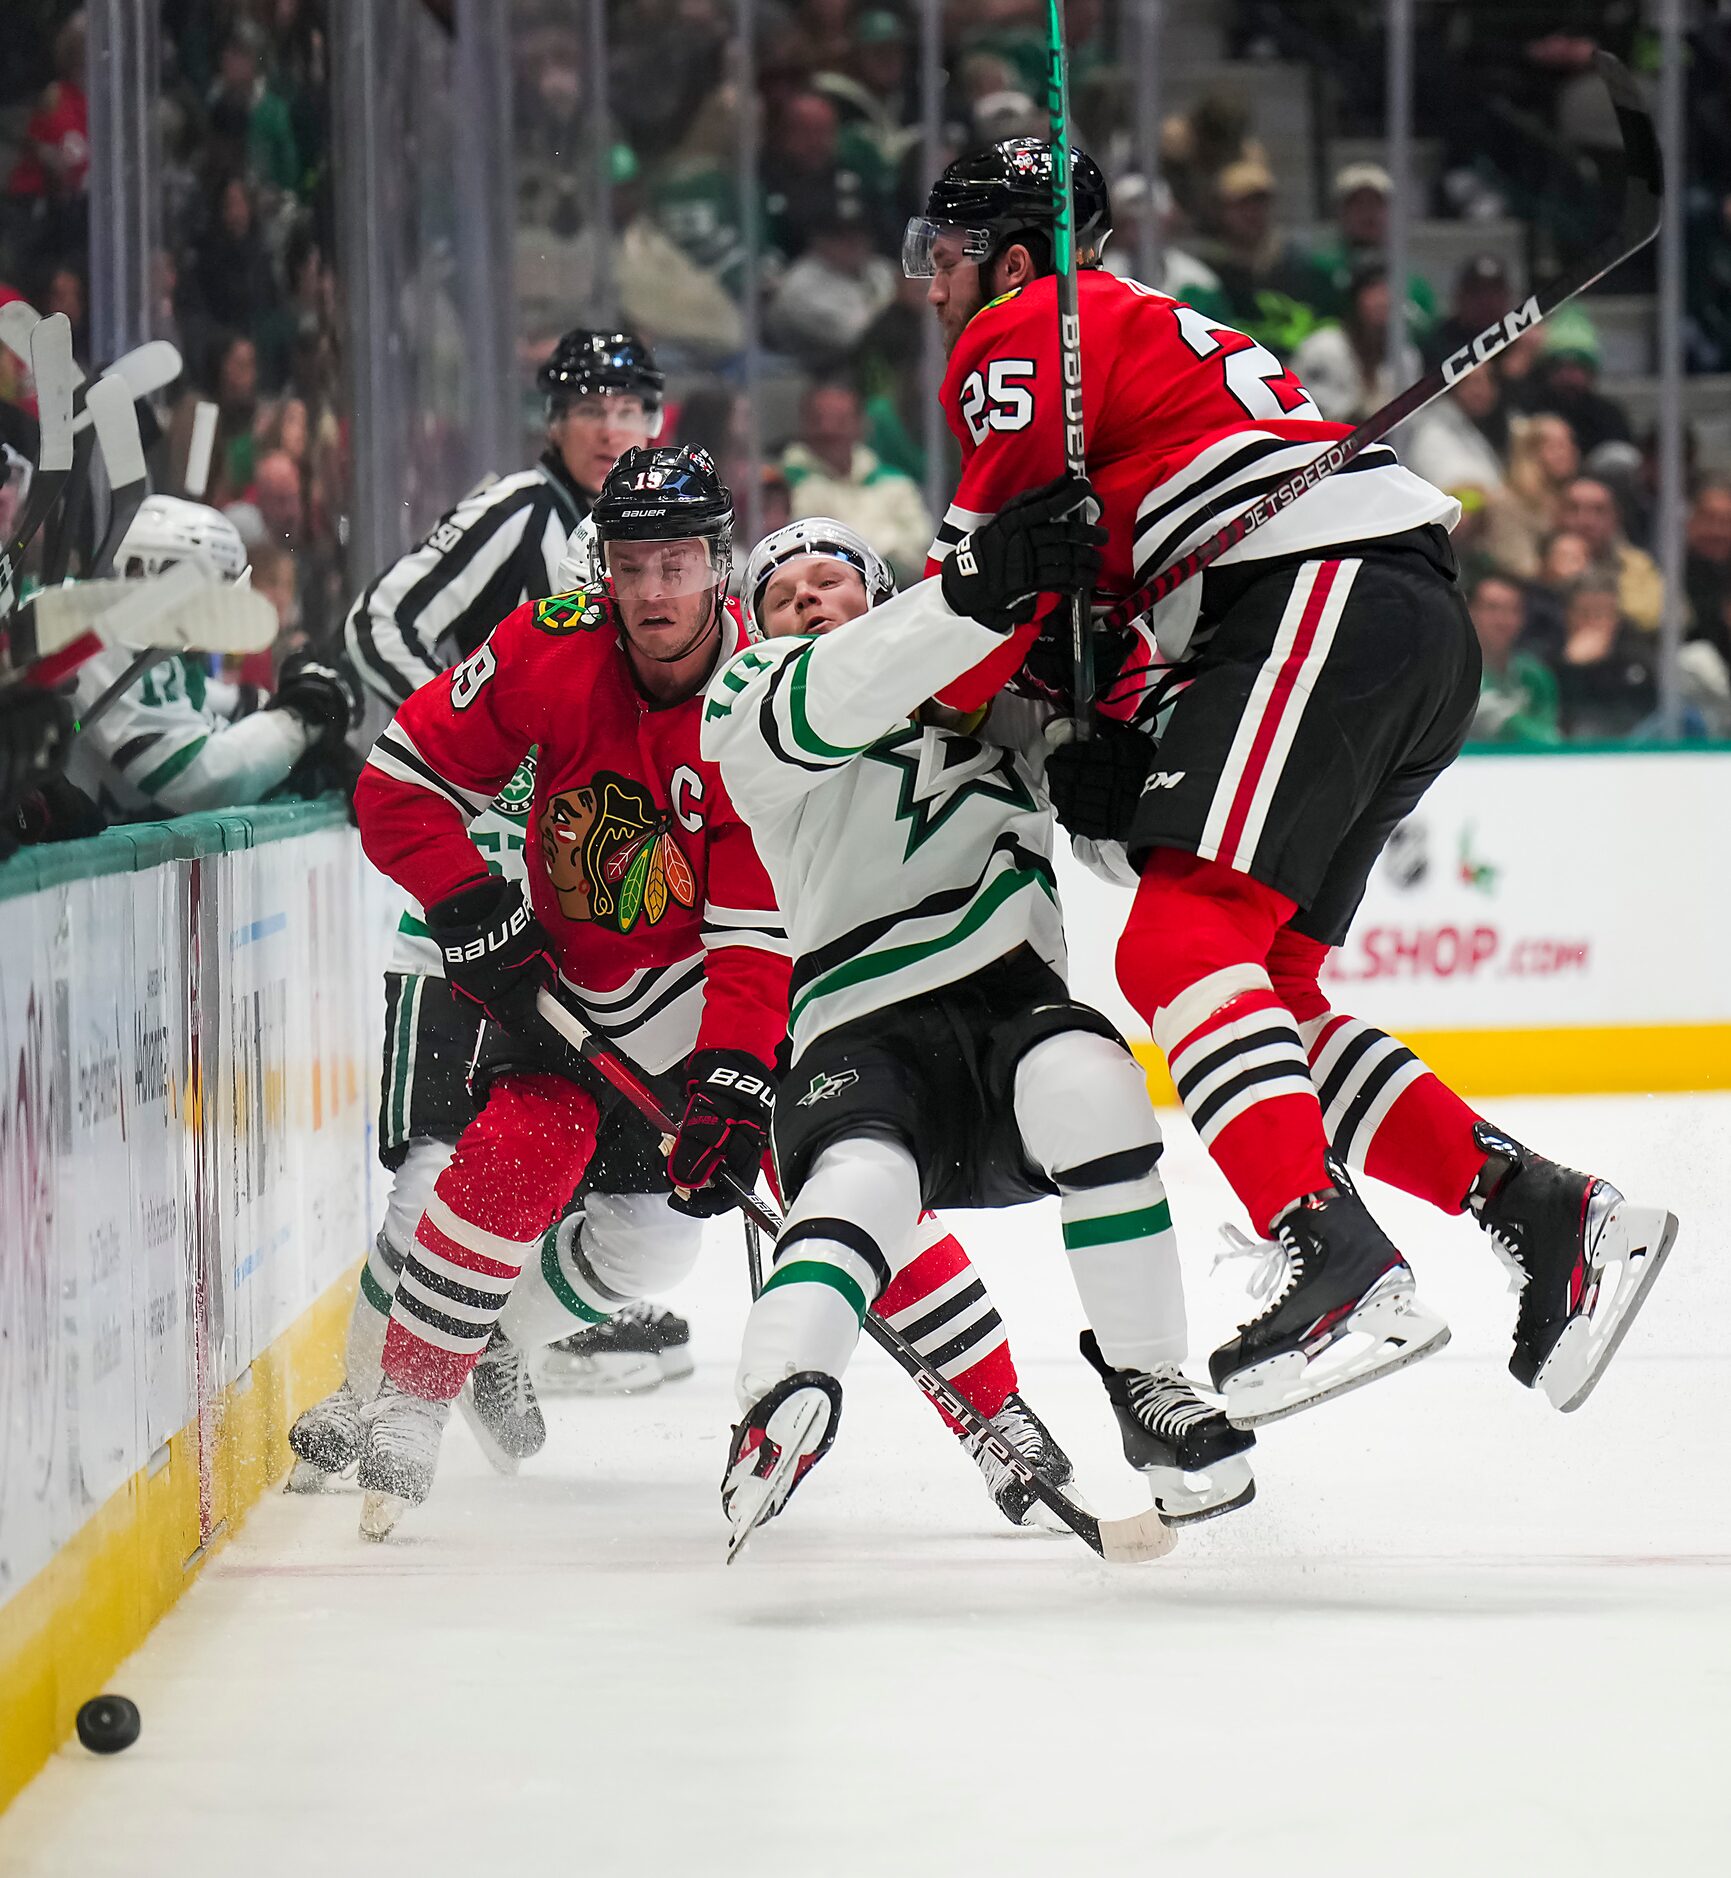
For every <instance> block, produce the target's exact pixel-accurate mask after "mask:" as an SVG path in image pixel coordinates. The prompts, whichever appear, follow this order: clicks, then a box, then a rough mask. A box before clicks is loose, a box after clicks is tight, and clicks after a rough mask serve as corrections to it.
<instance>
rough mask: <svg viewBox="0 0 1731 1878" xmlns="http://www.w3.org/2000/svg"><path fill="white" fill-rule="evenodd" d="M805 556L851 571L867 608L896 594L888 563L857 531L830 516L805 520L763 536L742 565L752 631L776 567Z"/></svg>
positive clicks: (893, 578)
mask: <svg viewBox="0 0 1731 1878" xmlns="http://www.w3.org/2000/svg"><path fill="white" fill-rule="evenodd" d="M808 554H819V555H824V556H826V557H827V558H828V559H830V560H832V561H845V562H846V563H847V565H848V566H849V567H851V568H853V569H854V570H855V571H856V572H857V573H858V574H859V576H860V578H861V579H862V580H863V581H864V582H865V590H866V605H867V606H876V605H877V604H878V603H879V601H881V600H887V599H888V598H889V597H890V595H891V594H893V593H894V592H895V590H896V577H895V575H894V574H892V573H891V572H890V569H889V563H888V562H887V561H886V560H885V559H884V558H883V556H882V555H881V554H879V553H878V551H877V549H876V548H874V547H873V546H872V545H871V543H870V542H869V541H867V540H866V538H865V537H864V536H863V535H862V534H860V533H859V531H858V530H857V529H853V528H849V527H848V525H847V523H846V522H838V521H837V520H836V519H835V517H834V516H833V515H811V516H807V517H806V519H805V520H804V521H799V522H789V523H788V525H787V526H786V527H785V528H778V529H776V531H775V532H774V533H773V534H770V535H765V536H764V538H763V539H762V540H761V541H760V542H759V543H758V544H757V546H756V547H755V548H753V549H752V551H751V559H750V560H749V561H747V562H746V564H745V604H746V607H747V609H748V612H749V615H750V618H751V622H752V625H753V627H754V628H755V627H756V625H757V609H758V607H759V605H760V604H761V603H762V600H763V590H764V588H765V587H767V586H768V585H769V580H770V576H771V575H772V574H773V573H774V572H775V570H776V569H777V568H778V567H782V566H785V564H786V563H787V562H789V561H797V560H800V559H802V558H803V557H804V556H805V555H808Z"/></svg>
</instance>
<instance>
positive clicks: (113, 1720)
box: [76, 1695, 143, 1754]
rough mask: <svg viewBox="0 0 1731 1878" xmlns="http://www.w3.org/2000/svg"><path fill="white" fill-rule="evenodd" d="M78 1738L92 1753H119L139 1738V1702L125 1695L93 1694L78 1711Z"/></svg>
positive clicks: (140, 1725) (141, 1724) (140, 1724)
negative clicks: (130, 1700) (132, 1700)
mask: <svg viewBox="0 0 1731 1878" xmlns="http://www.w3.org/2000/svg"><path fill="white" fill-rule="evenodd" d="M76 1726H77V1729H78V1739H79V1740H80V1741H82V1742H83V1743H84V1745H85V1746H86V1747H87V1748H88V1749H89V1750H90V1752H91V1753H92V1754H118V1753H120V1751H121V1750H122V1749H123V1748H129V1747H131V1746H132V1744H133V1742H135V1741H136V1740H137V1739H138V1731H139V1729H140V1728H141V1727H142V1726H143V1723H142V1722H141V1720H140V1718H139V1714H138V1704H137V1703H136V1702H129V1701H127V1699H126V1697H125V1696H123V1695H93V1696H92V1697H91V1698H90V1700H89V1701H88V1702H86V1703H85V1704H84V1706H83V1707H82V1708H81V1709H80V1710H79V1711H78V1721H77V1723H76Z"/></svg>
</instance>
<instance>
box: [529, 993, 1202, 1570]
mask: <svg viewBox="0 0 1731 1878" xmlns="http://www.w3.org/2000/svg"><path fill="white" fill-rule="evenodd" d="M535 1009H536V1011H537V1013H538V1014H539V1015H540V1016H541V1018H542V1019H543V1020H544V1021H545V1022H546V1023H547V1024H548V1025H549V1026H550V1027H551V1028H552V1029H553V1030H555V1031H557V1032H558V1034H559V1036H560V1037H562V1038H563V1039H564V1040H565V1042H566V1043H568V1044H569V1045H570V1046H571V1048H572V1049H574V1050H575V1051H576V1052H577V1053H578V1055H579V1056H581V1057H582V1058H583V1059H584V1061H585V1062H589V1063H593V1064H594V1066H595V1067H596V1069H598V1070H599V1071H600V1072H601V1074H602V1075H603V1076H605V1077H606V1078H607V1080H608V1081H609V1082H610V1083H612V1085H613V1086H614V1088H615V1089H617V1090H618V1091H619V1093H620V1094H621V1095H623V1096H624V1097H625V1099H626V1100H627V1101H628V1102H630V1103H631V1104H632V1106H633V1107H634V1108H635V1109H636V1110H637V1111H638V1113H639V1114H640V1115H642V1116H643V1118H644V1119H645V1120H646V1121H647V1122H648V1123H649V1125H650V1126H651V1127H652V1128H655V1129H658V1130H659V1131H660V1133H661V1135H662V1137H663V1138H664V1139H665V1138H666V1137H668V1136H670V1135H672V1134H673V1133H674V1126H675V1125H674V1122H673V1118H672V1117H671V1116H670V1115H669V1114H668V1113H667V1111H666V1110H665V1109H664V1108H663V1107H662V1106H661V1104H660V1102H658V1101H657V1100H656V1098H655V1094H654V1092H653V1091H652V1090H651V1089H650V1088H649V1086H648V1084H647V1083H646V1082H645V1081H644V1079H643V1077H642V1076H641V1075H640V1074H639V1072H638V1071H637V1070H635V1069H634V1068H633V1067H632V1066H631V1064H630V1063H628V1062H627V1061H626V1059H625V1058H624V1057H622V1056H620V1055H619V1054H618V1052H617V1051H615V1050H612V1049H610V1048H609V1047H608V1046H607V1045H605V1044H603V1043H601V1042H600V1041H598V1039H597V1038H596V1037H595V1036H594V1035H593V1034H592V1033H591V1032H590V1031H589V1030H588V1029H586V1028H585V1026H584V1024H583V1020H582V1019H581V1018H580V1017H578V1016H577V1014H576V1013H575V1012H574V1011H572V1010H571V1009H570V1008H569V1007H568V1006H567V1005H566V1004H565V1003H564V1002H563V1000H562V999H560V998H559V996H558V995H557V994H556V993H555V992H553V991H552V990H546V989H544V990H542V991H540V992H538V993H537V994H536V998H535ZM720 1178H721V1181H722V1184H723V1185H724V1186H725V1187H726V1188H727V1189H728V1190H729V1192H731V1193H732V1194H733V1196H734V1198H735V1199H736V1200H737V1201H738V1202H739V1206H740V1210H741V1211H742V1212H743V1213H744V1214H745V1216H746V1218H747V1219H748V1220H749V1221H751V1222H752V1224H753V1225H755V1226H756V1227H757V1228H758V1229H759V1230H760V1231H762V1232H766V1233H768V1234H769V1235H770V1236H771V1237H772V1238H773V1237H775V1236H776V1235H777V1234H779V1233H780V1231H781V1221H780V1220H779V1219H778V1218H777V1217H776V1214H775V1210H774V1208H772V1207H771V1206H769V1205H767V1204H766V1203H765V1202H764V1201H763V1200H762V1199H761V1198H759V1196H758V1195H757V1194H756V1193H755V1192H753V1191H752V1189H751V1188H750V1187H748V1186H746V1185H745V1183H744V1182H743V1181H739V1180H735V1179H734V1178H733V1176H732V1175H731V1174H729V1173H727V1172H726V1170H725V1169H724V1170H723V1171H722V1173H721V1176H720ZM865 1331H866V1335H867V1336H869V1337H870V1338H871V1340H872V1341H873V1342H874V1343H875V1344H877V1345H878V1347H879V1348H880V1349H882V1350H886V1351H888V1353H889V1355H890V1357H891V1358H892V1359H893V1360H894V1361H895V1362H896V1363H898V1364H899V1365H900V1366H901V1368H902V1369H904V1370H905V1371H906V1372H907V1373H908V1375H910V1376H911V1377H912V1378H913V1379H914V1381H915V1382H916V1383H918V1384H919V1386H920V1388H921V1389H922V1390H923V1391H924V1392H925V1393H926V1394H927V1395H928V1396H930V1397H931V1399H932V1400H933V1401H934V1402H935V1403H937V1404H938V1405H939V1406H940V1407H941V1408H943V1409H945V1410H946V1411H947V1412H948V1413H949V1414H950V1416H951V1417H952V1418H953V1419H954V1420H956V1421H958V1422H960V1423H961V1424H962V1426H963V1427H964V1428H965V1429H966V1430H967V1431H968V1434H969V1436H970V1437H971V1438H972V1439H973V1440H974V1441H976V1442H978V1443H979V1445H980V1446H981V1447H983V1448H985V1449H987V1450H989V1451H990V1452H991V1453H992V1454H993V1455H995V1456H996V1457H997V1459H998V1460H999V1461H1001V1462H1002V1463H1003V1465H1004V1466H1005V1467H1007V1468H1008V1469H1009V1470H1010V1472H1011V1473H1013V1474H1014V1475H1015V1476H1016V1478H1017V1479H1018V1480H1019V1481H1021V1482H1022V1484H1023V1485H1024V1486H1026V1487H1027V1488H1028V1489H1029V1490H1030V1491H1031V1492H1032V1493H1033V1495H1034V1497H1035V1498H1036V1499H1038V1500H1039V1501H1040V1503H1041V1505H1043V1506H1044V1507H1046V1508H1047V1509H1048V1510H1049V1511H1050V1512H1052V1513H1054V1514H1056V1515H1057V1517H1058V1518H1059V1519H1061V1520H1062V1521H1063V1522H1064V1524H1065V1525H1066V1526H1068V1527H1069V1529H1070V1530H1071V1531H1072V1532H1073V1533H1074V1534H1075V1535H1076V1537H1077V1538H1078V1539H1080V1540H1081V1541H1082V1542H1083V1543H1084V1544H1085V1545H1088V1546H1091V1547H1092V1548H1093V1549H1094V1551H1096V1552H1098V1553H1099V1554H1100V1556H1101V1557H1102V1558H1104V1559H1106V1560H1107V1561H1108V1562H1109V1563H1111V1564H1114V1565H1136V1564H1141V1563H1142V1562H1144V1561H1145V1560H1148V1559H1156V1558H1163V1557H1164V1556H1165V1555H1166V1554H1167V1553H1168V1552H1170V1551H1171V1550H1172V1547H1173V1545H1174V1544H1175V1543H1176V1541H1175V1538H1174V1535H1173V1533H1172V1531H1171V1529H1170V1528H1169V1527H1168V1526H1167V1525H1166V1523H1165V1522H1164V1521H1163V1520H1162V1519H1161V1517H1160V1515H1159V1513H1158V1512H1156V1511H1155V1510H1154V1509H1153V1508H1152V1507H1150V1508H1149V1510H1148V1511H1147V1512H1146V1513H1139V1514H1137V1515H1136V1517H1135V1518H1133V1519H1096V1518H1095V1516H1094V1515H1093V1514H1092V1513H1086V1512H1084V1511H1083V1510H1082V1508H1081V1507H1079V1506H1078V1505H1077V1504H1076V1503H1075V1501H1074V1500H1072V1499H1070V1498H1069V1497H1068V1496H1067V1495H1066V1494H1064V1493H1063V1492H1061V1491H1060V1490H1059V1489H1058V1488H1057V1487H1054V1486H1053V1485H1052V1483H1051V1482H1050V1481H1049V1480H1048V1479H1047V1478H1046V1476H1045V1475H1044V1474H1042V1473H1041V1472H1040V1470H1039V1469H1038V1468H1037V1467H1033V1466H1031V1465H1030V1464H1029V1462H1028V1459H1027V1457H1026V1456H1025V1455H1024V1454H1023V1453H1022V1452H1021V1451H1020V1449H1018V1448H1017V1447H1016V1445H1015V1443H1014V1442H1012V1441H1010V1440H1009V1439H1008V1438H1007V1437H1006V1436H1004V1435H1002V1434H1001V1433H999V1431H998V1430H997V1429H996V1428H994V1427H993V1426H992V1424H991V1423H990V1422H989V1421H988V1420H987V1419H986V1417H985V1416H984V1415H982V1414H981V1413H980V1411H979V1410H978V1409H977V1408H975V1407H974V1405H973V1403H971V1402H970V1401H969V1400H968V1399H967V1397H966V1396H964V1395H963V1394H962V1393H961V1391H960V1390H959V1389H957V1388H956V1387H955V1385H954V1384H953V1383H951V1382H950V1381H949V1379H948V1378H947V1377H945V1376H941V1375H939V1373H938V1372H937V1371H936V1370H935V1369H933V1368H932V1366H931V1365H930V1364H929V1363H928V1362H927V1361H926V1360H925V1358H924V1357H923V1356H921V1355H920V1354H919V1352H918V1351H917V1350H916V1349H915V1348H914V1347H913V1345H912V1344H910V1343H909V1342H908V1341H907V1339H906V1338H905V1337H903V1336H902V1335H900V1333H899V1332H897V1331H895V1330H892V1329H891V1328H890V1326H889V1325H888V1324H886V1323H885V1322H884V1321H883V1319H882V1318H880V1317H877V1316H875V1315H874V1314H873V1313H872V1312H870V1311H868V1312H867V1313H866V1316H865Z"/></svg>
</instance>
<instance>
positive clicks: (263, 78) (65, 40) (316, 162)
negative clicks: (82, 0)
mask: <svg viewBox="0 0 1731 1878" xmlns="http://www.w3.org/2000/svg"><path fill="white" fill-rule="evenodd" d="M326 5H327V0H247V3H246V4H240V3H238V0H163V5H162V6H161V23H160V24H161V31H160V47H161V59H162V69H161V83H160V88H159V91H158V95H157V105H156V109H157V132H158V135H159V137H160V147H161V165H162V168H161V174H162V217H161V229H160V244H159V245H158V247H157V248H156V251H155V253H154V255H153V256H152V260H151V273H150V291H151V295H152V298H153V302H154V305H153V315H152V332H151V334H150V336H151V337H153V338H159V339H168V340H171V341H172V342H173V343H174V344H175V346H176V347H177V348H178V349H179V351H180V354H181V357H182V359H183V361H184V366H185V370H184V372H183V375H182V377H181V378H180V379H179V381H178V382H177V383H176V384H175V385H173V386H172V387H170V389H169V391H168V392H167V393H166V394H165V396H164V397H163V399H161V400H160V401H159V403H158V405H157V407H156V408H155V410H154V413H153V415H154V416H155V418H156V419H157V420H158V429H159V434H158V435H157V436H156V437H155V438H154V440H151V451H150V462H151V470H152V484H153V487H155V488H156V489H158V490H159V491H162V492H164V493H168V494H174V495H189V496H195V497H197V498H198V499H200V500H202V501H205V502H208V503H210V504H212V505H214V506H215V507H218V508H220V509H222V510H224V511H225V512H226V513H227V514H228V515H229V516H230V518H231V519H232V520H233V521H234V522H235V524H236V525H237V526H238V528H239V529H240V532H241V536H242V538H243V540H244V541H245V542H246V545H247V547H248V549H249V551H250V553H251V557H252V562H253V570H254V572H253V578H254V581H255V584H256V585H257V586H258V587H259V588H260V589H261V590H262V591H265V592H267V593H268V594H270V596H271V597H272V598H273V599H274V600H275V601H276V602H277V604H278V608H279V613H280V615H281V618H282V622H283V633H282V637H281V639H280V641H279V644H278V647H277V649H276V657H277V658H280V657H281V656H284V655H286V654H287V653H288V652H290V651H292V650H293V649H294V648H295V647H296V646H298V645H300V644H302V643H304V642H305V641H306V640H307V639H308V638H312V639H321V638H323V637H324V636H325V635H326V634H327V633H328V631H329V630H330V629H331V628H333V627H334V626H335V625H336V624H337V623H338V622H339V621H340V618H341V609H342V606H343V603H344V574H343V568H342V561H341V555H340V551H339V544H340V523H341V518H342V516H343V514H344V512H345V510H346V508H347V503H348V494H347V481H348V465H347V436H346V431H347V426H346V423H345V420H344V415H343V412H344V407H343V399H342V389H341V384H340V377H339V365H340V356H341V346H340V339H339V325H338V315H337V302H336V286H335V281H334V277H333V270H332V262H331V257H332V254H333V251H334V247H335V232H336V231H335V212H334V202H333V196H332V189H331V125H330V81H329V70H328V46H327V35H326V23H325V14H326ZM13 12H14V10H13V9H9V10H8V66H7V70H6V73H5V75H4V77H3V78H0V304H4V303H5V302H6V301H9V300H14V299H24V300H28V301H29V302H30V303H31V304H32V305H34V306H35V307H36V308H37V310H38V311H39V312H41V313H44V314H48V313H53V312H57V311H64V312H66V313H68V314H69V316H70V317H71V320H72V326H73V334H74V351H75V354H76V357H77V359H78V361H79V364H80V365H81V366H82V367H84V368H85V369H86V370H90V369H92V368H95V369H100V368H101V367H102V366H103V365H105V364H106V363H108V361H107V360H98V359H93V358H92V355H91V340H90V329H89V321H88V317H87V301H88V278H89V220H90V210H89V180H90V143H89V107H88V103H87V100H86V96H85V89H84V66H85V56H86V43H85V42H86V27H85V19H84V14H83V11H82V9H80V8H76V7H73V6H70V5H67V4H64V3H63V0H62V3H60V4H53V3H44V0H37V3H36V4H24V5H21V6H20V7H19V8H18V9H16V13H17V17H16V18H14V16H13ZM8 399H9V400H11V401H13V402H18V401H20V400H22V401H24V402H25V403H28V387H27V385H25V384H24V383H23V381H22V376H21V368H20V367H19V365H18V364H17V362H16V361H15V360H14V361H9V362H8V363H7V364H5V365H0V400H8ZM201 404H211V405H214V406H215V409H216V433H215V443H214V447H213V449H212V451H211V454H210V459H209V464H208V468H207V469H206V471H205V473H204V479H203V481H202V483H201V484H200V485H199V486H197V487H193V486H189V482H188V476H189V467H190V466H189V455H190V453H191V444H192V438H193V435H194V428H195V417H196V413H197V411H198V407H199V406H200V405H201ZM191 474H192V476H193V478H194V480H195V481H196V480H197V470H196V468H192V469H191ZM272 669H273V660H271V659H269V658H265V657H263V656H261V658H260V659H259V661H258V663H257V668H256V670H254V671H253V672H249V674H248V677H249V678H257V679H259V680H260V681H261V682H266V683H268V682H269V677H270V672H271V670H272Z"/></svg>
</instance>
